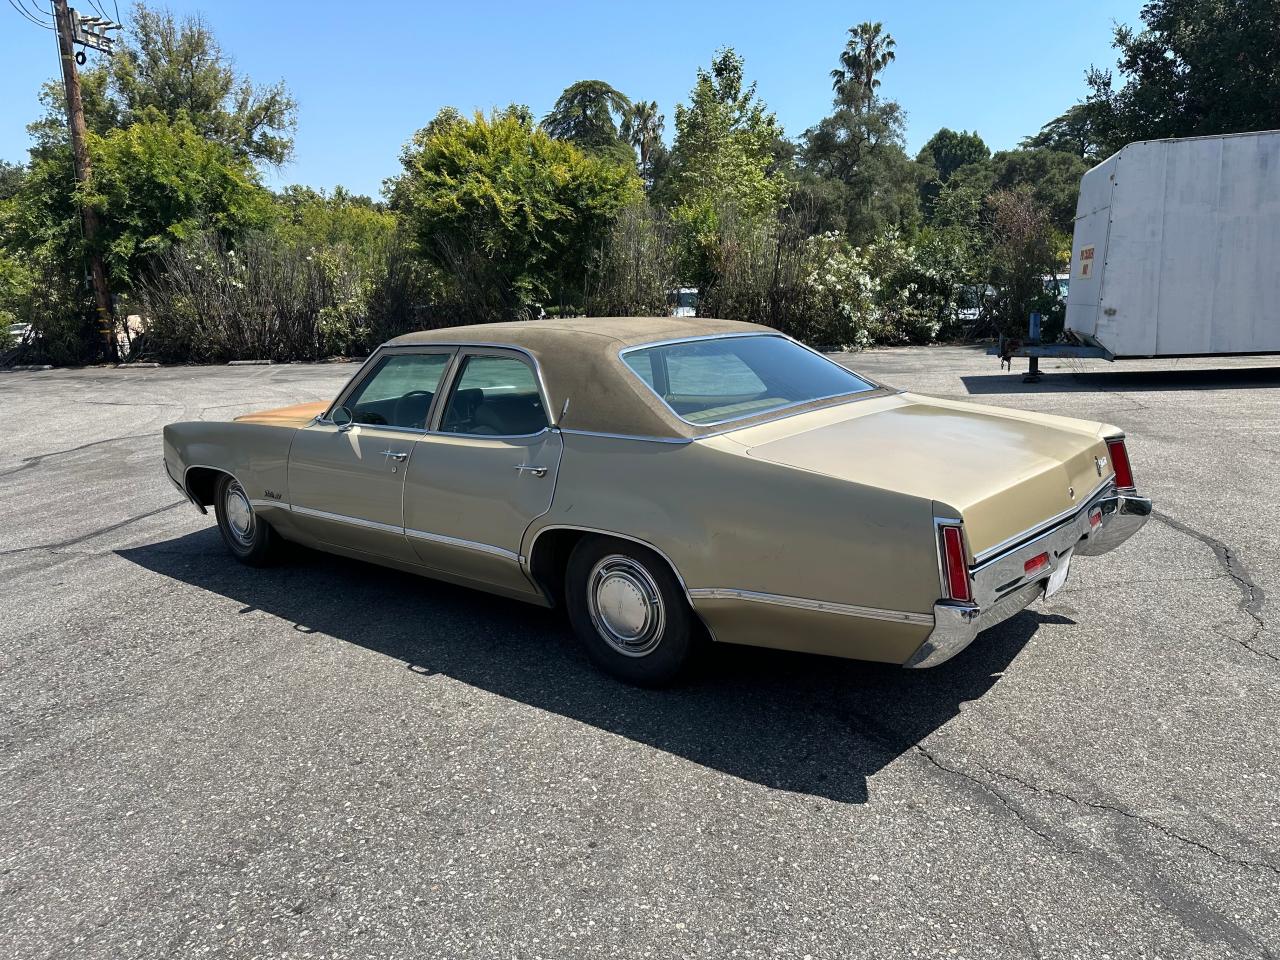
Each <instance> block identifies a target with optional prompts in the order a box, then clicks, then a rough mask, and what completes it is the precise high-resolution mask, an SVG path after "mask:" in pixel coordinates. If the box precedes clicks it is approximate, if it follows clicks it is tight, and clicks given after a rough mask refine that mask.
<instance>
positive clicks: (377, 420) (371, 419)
mask: <svg viewBox="0 0 1280 960" xmlns="http://www.w3.org/2000/svg"><path fill="white" fill-rule="evenodd" d="M356 423H363V424H364V425H365V426H366V427H385V426H386V425H387V418H386V417H384V416H383V415H382V414H380V413H374V412H373V411H372V410H361V411H359V412H358V413H357V414H356Z"/></svg>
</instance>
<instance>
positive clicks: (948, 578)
mask: <svg viewBox="0 0 1280 960" xmlns="http://www.w3.org/2000/svg"><path fill="white" fill-rule="evenodd" d="M941 529H942V569H943V573H944V574H945V576H944V580H945V582H946V585H947V599H949V600H960V601H963V602H964V603H969V602H971V601H972V600H973V591H972V590H971V589H970V588H969V566H968V564H967V563H966V562H965V554H964V534H963V533H962V532H961V529H960V527H958V526H944V527H942V528H941Z"/></svg>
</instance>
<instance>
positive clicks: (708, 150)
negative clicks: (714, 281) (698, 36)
mask: <svg viewBox="0 0 1280 960" xmlns="http://www.w3.org/2000/svg"><path fill="white" fill-rule="evenodd" d="M689 99H690V102H689V105H688V106H686V105H684V104H683V103H681V104H677V105H676V137H675V144H674V146H673V147H672V150H671V160H670V166H669V168H668V170H667V173H666V176H664V177H663V179H662V183H661V186H660V188H659V191H658V192H659V193H660V194H661V195H662V198H663V199H664V200H665V201H666V202H667V203H668V204H669V205H670V207H671V208H672V216H673V218H674V219H675V220H676V222H677V224H678V225H679V230H680V235H681V237H682V238H683V239H682V242H683V243H684V245H685V253H684V256H683V257H682V267H681V270H682V273H683V274H684V276H685V278H686V279H688V280H690V281H692V282H702V283H705V282H707V280H708V277H709V271H710V269H711V264H712V263H713V261H714V248H715V246H716V245H717V244H718V243H719V242H720V239H721V235H722V229H721V228H722V223H723V221H724V220H725V218H726V217H727V218H729V219H732V220H733V221H735V222H737V223H740V224H744V225H745V224H749V223H757V222H760V221H762V220H764V219H768V218H772V217H773V215H774V214H775V213H776V211H777V209H778V204H779V201H780V200H781V197H782V191H783V186H784V180H783V178H782V177H781V176H778V175H777V173H778V171H777V170H776V169H775V166H774V147H775V144H776V142H777V141H778V139H779V138H780V137H781V136H782V128H781V127H779V126H778V122H777V120H776V118H775V117H774V115H773V114H772V113H771V112H769V109H768V107H767V106H766V105H765V104H764V103H763V102H762V101H761V100H759V99H758V98H757V97H756V86H755V84H754V83H753V84H751V85H750V86H744V85H743V60H742V58H741V57H740V56H738V54H737V53H735V52H734V51H733V49H732V48H725V49H723V50H720V51H719V52H717V54H716V57H715V59H714V60H713V61H712V63H711V68H710V69H709V70H708V69H702V68H699V69H698V76H697V80H696V81H695V83H694V86H693V90H692V92H691V94H690V98H689Z"/></svg>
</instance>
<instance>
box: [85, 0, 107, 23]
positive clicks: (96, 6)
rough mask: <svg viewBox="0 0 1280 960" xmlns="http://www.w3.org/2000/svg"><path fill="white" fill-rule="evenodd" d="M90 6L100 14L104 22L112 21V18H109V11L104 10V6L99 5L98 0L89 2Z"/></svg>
mask: <svg viewBox="0 0 1280 960" xmlns="http://www.w3.org/2000/svg"><path fill="white" fill-rule="evenodd" d="M89 6H91V7H93V9H94V10H96V11H97V12H98V14H100V15H101V17H102V19H104V20H110V19H111V18H110V17H108V16H107V11H105V10H103V9H102V5H101V4H100V3H98V2H97V0H89Z"/></svg>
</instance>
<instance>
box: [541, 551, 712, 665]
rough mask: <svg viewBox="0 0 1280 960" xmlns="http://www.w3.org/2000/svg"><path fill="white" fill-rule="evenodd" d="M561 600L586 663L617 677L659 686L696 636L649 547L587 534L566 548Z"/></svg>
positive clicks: (685, 657)
mask: <svg viewBox="0 0 1280 960" xmlns="http://www.w3.org/2000/svg"><path fill="white" fill-rule="evenodd" d="M565 600H566V605H567V606H568V608H569V620H570V622H571V623H572V624H573V629H574V633H576V634H577V635H578V637H579V639H581V640H582V643H583V645H584V646H585V647H586V650H587V656H589V657H590V658H591V661H592V662H593V663H594V664H595V665H596V666H598V667H599V668H600V669H602V670H604V671H605V672H606V673H610V674H612V675H613V676H615V677H617V678H618V679H620V680H623V681H626V682H627V683H634V684H637V685H639V686H660V685H662V684H665V683H669V682H671V681H672V680H674V679H675V678H676V677H677V676H679V674H680V673H681V671H683V670H684V668H685V667H686V666H687V665H688V663H689V661H690V659H691V657H692V655H693V652H694V648H695V645H696V642H697V639H698V637H699V633H698V625H697V623H696V622H695V620H694V614H693V611H692V610H691V609H690V608H689V603H688V601H687V600H686V599H685V595H684V591H683V590H682V589H681V587H680V584H679V582H678V581H677V580H676V577H675V574H674V573H673V572H672V571H671V568H670V567H668V566H667V564H666V562H665V561H663V560H662V558H661V557H659V556H658V555H657V554H655V553H654V552H653V551H652V550H648V549H646V548H644V547H642V546H640V545H639V544H635V543H632V542H630V541H628V540H618V539H614V538H612V537H588V538H586V539H584V540H582V541H581V542H579V543H578V545H577V546H576V547H575V548H574V550H573V553H572V555H570V557H569V566H568V570H567V571H566V582H565Z"/></svg>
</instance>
